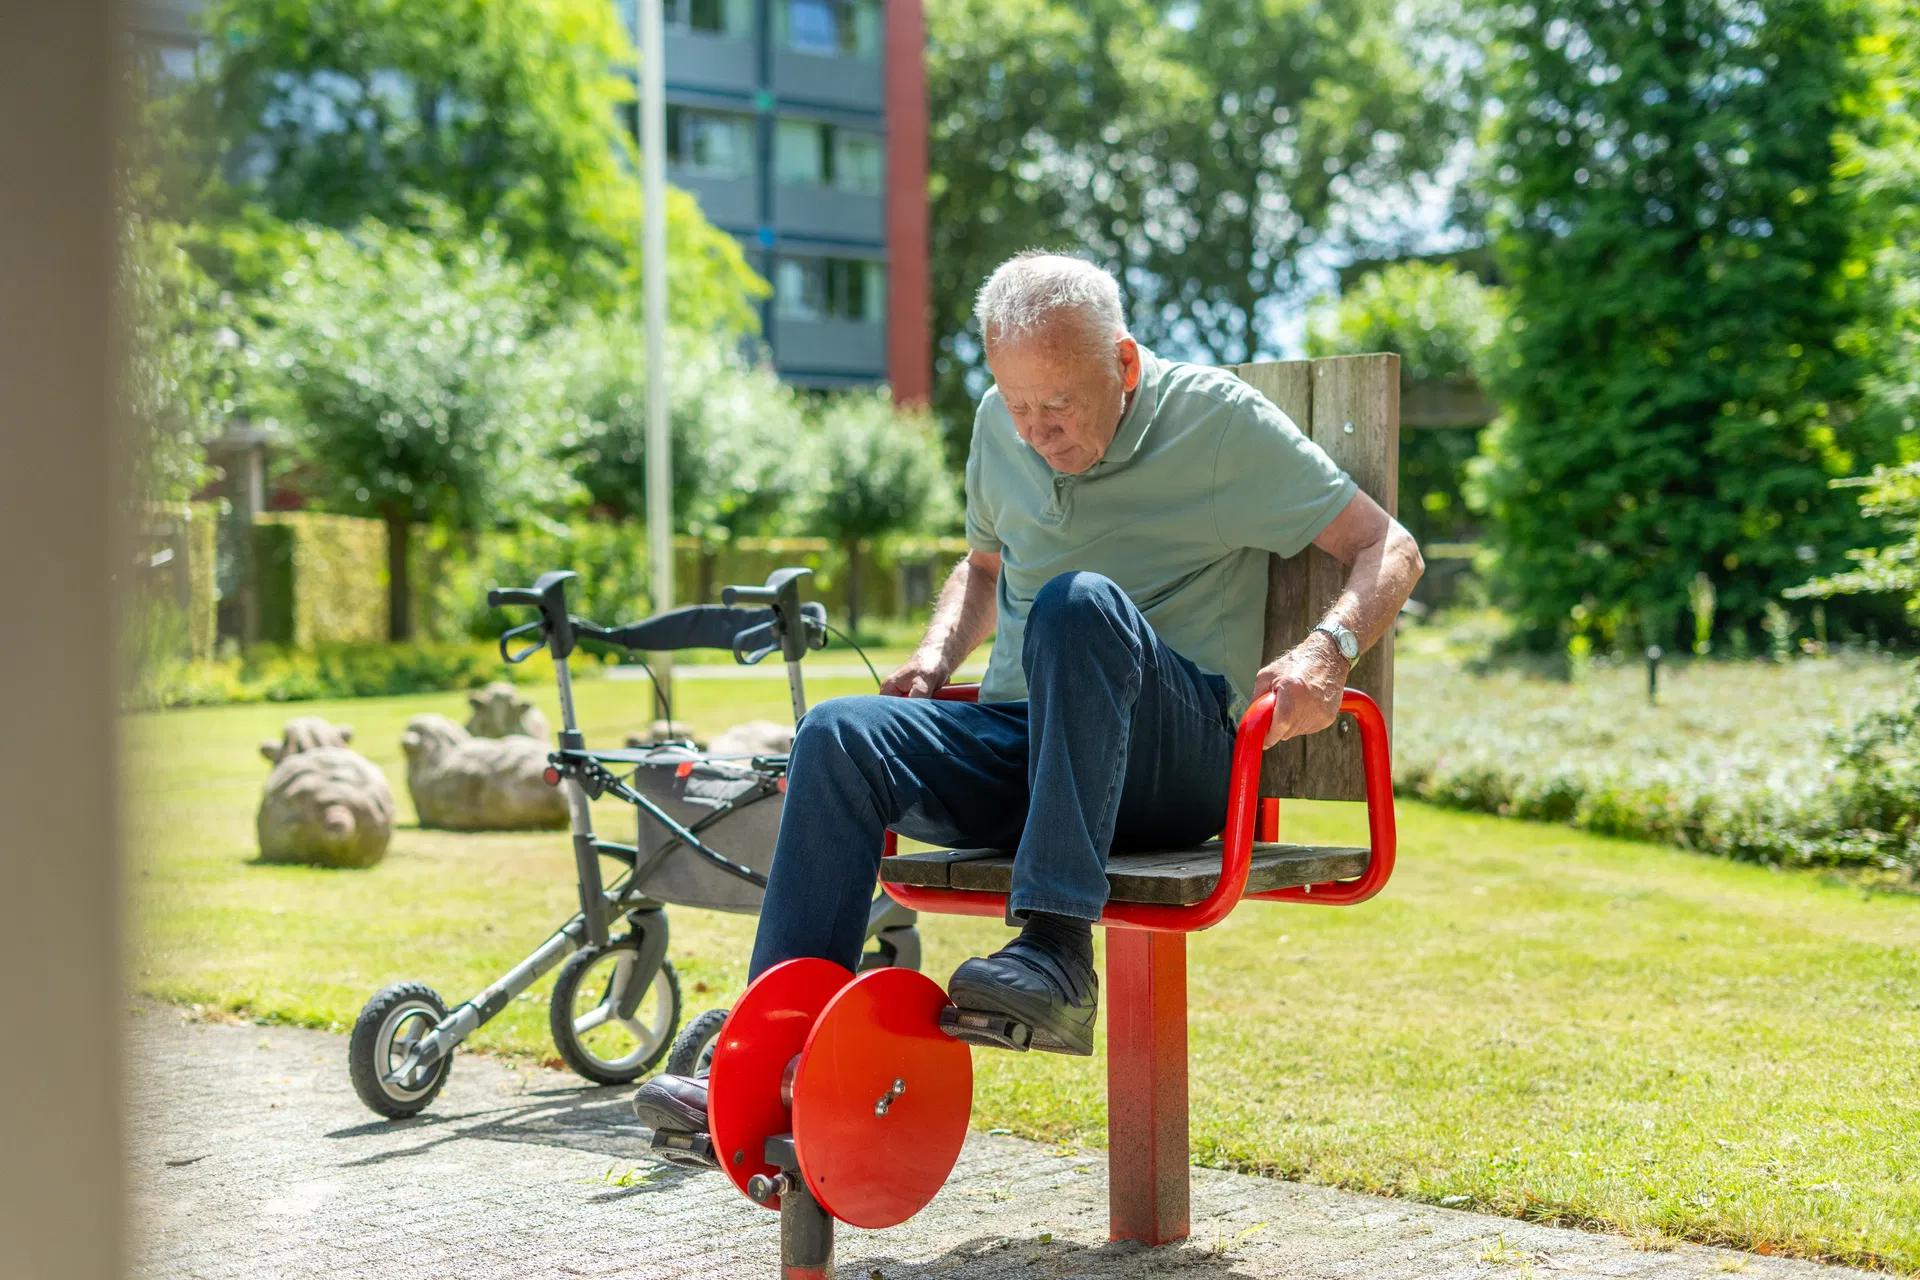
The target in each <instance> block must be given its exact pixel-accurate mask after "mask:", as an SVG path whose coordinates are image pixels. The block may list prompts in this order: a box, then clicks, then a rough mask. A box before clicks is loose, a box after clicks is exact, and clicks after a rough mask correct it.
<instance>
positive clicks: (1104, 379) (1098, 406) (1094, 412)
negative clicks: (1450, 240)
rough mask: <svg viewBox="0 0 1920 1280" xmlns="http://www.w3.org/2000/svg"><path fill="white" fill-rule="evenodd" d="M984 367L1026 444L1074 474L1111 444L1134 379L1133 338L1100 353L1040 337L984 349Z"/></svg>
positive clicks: (1060, 469) (1137, 369)
mask: <svg viewBox="0 0 1920 1280" xmlns="http://www.w3.org/2000/svg"><path fill="white" fill-rule="evenodd" d="M987 367H988V368H989V369H990V370H992V372H993V380H994V382H995V383H996V384H997V385H998V386H999V388H1000V395H1001V397H1002V398H1003V399H1005V400H1006V402H1007V412H1008V413H1010V414H1012V415H1013V425H1014V428H1015V429H1016V430H1017V431H1019V433H1020V438H1021V439H1022V440H1024V441H1026V443H1027V446H1028V447H1029V448H1031V449H1032V450H1033V451H1034V452H1035V453H1037V454H1039V455H1040V457H1041V458H1042V459H1043V460H1044V461H1045V462H1046V464H1047V465H1048V466H1049V467H1052V468H1053V469H1054V470H1055V471H1058V472H1061V473H1063V474H1066V475H1079V474H1080V473H1081V472H1083V471H1085V470H1086V469H1087V468H1088V467H1091V466H1092V465H1093V464H1094V463H1096V462H1098V461H1100V459H1101V458H1102V457H1103V456H1105V454H1106V452H1107V446H1108V445H1110V444H1112V443H1113V435H1114V431H1115V430H1116V429H1117V428H1118V427H1119V425H1120V413H1121V409H1122V408H1123V406H1124V405H1125V404H1126V397H1127V392H1128V391H1130V390H1132V389H1133V387H1134V386H1136V385H1137V384H1138V383H1139V381H1140V353H1139V348H1138V347H1136V346H1135V345H1134V341H1133V339H1132V338H1119V339H1116V340H1115V342H1114V344H1113V346H1111V347H1109V348H1107V354H1106V355H1105V356H1104V357H1098V356H1089V355H1087V354H1086V352H1085V350H1084V349H1082V348H1076V347H1073V346H1071V345H1069V344H1065V343H1059V342H1050V341H1047V340H1046V339H1045V338H1044V337H1040V338H1030V339H1023V340H1020V341H1018V342H1014V343H998V344H994V345H992V346H989V347H988V348H987Z"/></svg>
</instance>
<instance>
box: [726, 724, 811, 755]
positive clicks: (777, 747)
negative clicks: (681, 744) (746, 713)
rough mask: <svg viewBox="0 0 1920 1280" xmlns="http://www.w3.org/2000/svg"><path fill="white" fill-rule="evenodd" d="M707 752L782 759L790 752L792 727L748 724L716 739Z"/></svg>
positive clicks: (731, 729)
mask: <svg viewBox="0 0 1920 1280" xmlns="http://www.w3.org/2000/svg"><path fill="white" fill-rule="evenodd" d="M709 750H711V751H712V752H713V754H715V755H717V756H782V755H785V754H787V752H789V751H791V750H793V726H792V725H790V724H781V723H780V722H779V721H777V720H748V721H746V722H745V723H742V724H736V725H734V726H733V727H732V728H730V729H726V730H723V731H722V732H721V733H719V734H718V735H716V736H715V738H714V740H713V745H712V746H711V747H710V748H709Z"/></svg>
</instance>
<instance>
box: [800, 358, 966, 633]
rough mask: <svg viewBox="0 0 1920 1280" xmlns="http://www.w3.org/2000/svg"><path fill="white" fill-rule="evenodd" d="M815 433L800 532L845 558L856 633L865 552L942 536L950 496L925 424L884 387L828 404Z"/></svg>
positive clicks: (851, 618) (949, 513) (933, 437)
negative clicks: (881, 542) (911, 535)
mask: <svg viewBox="0 0 1920 1280" xmlns="http://www.w3.org/2000/svg"><path fill="white" fill-rule="evenodd" d="M814 432H815V434H814V438H813V439H812V440H811V441H810V442H809V443H810V444H811V446H812V449H813V450H814V451H815V456H816V458H817V466H818V468H819V472H818V474H817V476H816V478H815V480H814V483H813V487H812V493H811V495H810V501H809V502H808V504H807V510H806V527H807V529H808V531H809V532H813V533H818V534H819V535H821V536H822V537H825V538H831V539H833V540H834V541H835V542H838V543H839V544H840V546H841V548H842V549H843V550H844V551H845V553H846V563H847V618H848V624H849V626H853V627H858V626H859V625H860V561H861V557H862V554H863V553H864V551H865V549H866V544H867V543H868V542H870V541H872V540H873V539H875V538H878V537H880V536H882V535H883V534H889V533H906V532H922V531H940V532H944V531H945V529H946V528H947V527H948V526H949V525H950V524H951V523H952V521H953V518H954V501H953V493H952V489H951V488H950V485H949V482H948V479H947V475H946V471H945V469H944V467H943V465H942V455H941V450H940V442H939V439H938V437H937V436H936V435H935V434H934V430H933V424H932V420H931V419H930V418H929V417H928V416H927V415H926V414H925V413H924V412H920V411H916V410H911V409H901V408H899V407H898V406H896V405H895V404H894V403H893V399H892V397H891V396H890V395H888V393H887V391H886V389H885V388H884V387H883V388H881V389H879V390H877V391H871V392H864V391H849V392H846V393H844V394H842V395H839V396H836V397H834V398H833V399H831V400H829V401H827V402H826V404H825V405H824V406H823V407H822V408H821V411H820V416H819V420H818V422H817V423H816V425H815V428H814Z"/></svg>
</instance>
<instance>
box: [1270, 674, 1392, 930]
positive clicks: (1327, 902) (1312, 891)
mask: <svg viewBox="0 0 1920 1280" xmlns="http://www.w3.org/2000/svg"><path fill="white" fill-rule="evenodd" d="M1247 710H1248V713H1249V714H1251V713H1252V710H1253V709H1252V708H1251V707H1249V708H1248V709H1247ZM1340 710H1341V711H1342V712H1343V713H1344V714H1346V715H1350V716H1352V717H1353V722H1354V724H1356V725H1357V726H1359V729H1360V771H1361V773H1362V775H1363V776H1364V778H1365V780H1366V790H1367V846H1368V848H1367V869H1366V871H1364V872H1362V873H1361V875H1360V876H1359V878H1358V879H1354V880H1327V881H1323V882H1322V883H1320V884H1308V885H1300V886H1298V887H1296V888H1291V889H1272V890H1269V891H1267V892H1266V893H1250V894H1248V895H1247V896H1248V897H1249V898H1256V899H1259V900H1260V901H1262V902H1313V903H1318V904H1319V905H1320V906H1323V907H1350V906H1352V905H1353V904H1354V903H1356V902H1365V901H1366V900H1367V899H1368V898H1371V897H1372V896H1373V895H1374V894H1376V893H1378V892H1380V890H1382V889H1384V888H1386V885H1387V880H1388V879H1389V878H1391V877H1392V875H1393V855H1394V851H1395V849H1396V847H1397V845H1398V840H1399V837H1398V834H1397V832H1396V831H1395V828H1394V822H1393V758H1392V756H1391V754H1390V753H1389V751H1388V749H1387V717H1386V716H1385V714H1384V713H1382V712H1381V710H1380V704H1379V703H1377V702H1375V701H1374V700H1373V699H1372V698H1370V697H1368V696H1367V695H1366V694H1364V693H1362V692H1360V691H1359V690H1358V689H1348V690H1346V691H1345V692H1344V693H1342V694H1341V695H1340ZM1268 719H1269V720H1271V719H1272V712H1271V711H1269V712H1268ZM1242 723H1243V724H1244V723H1245V722H1244V721H1243V722H1242ZM1261 736H1262V737H1265V736H1266V731H1265V730H1264V729H1262V730H1261ZM1239 765H1240V760H1239V757H1238V756H1237V755H1236V756H1235V758H1234V767H1235V769H1236V770H1237V769H1238V768H1239ZM1254 768H1255V781H1256V782H1258V770H1259V765H1258V763H1257V762H1256V763H1255V766H1254Z"/></svg>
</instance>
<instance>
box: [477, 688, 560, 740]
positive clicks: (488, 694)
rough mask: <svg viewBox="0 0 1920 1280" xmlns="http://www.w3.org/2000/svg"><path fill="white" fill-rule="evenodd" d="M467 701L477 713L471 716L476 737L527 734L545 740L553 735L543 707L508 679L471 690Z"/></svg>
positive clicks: (508, 736) (505, 736) (504, 736)
mask: <svg viewBox="0 0 1920 1280" xmlns="http://www.w3.org/2000/svg"><path fill="white" fill-rule="evenodd" d="M467 705H468V706H470V707H472V708H473V714H472V715H470V716H468V717H467V732H468V733H470V734H472V735H473V736H474V737H476V738H510V737H512V736H513V735H514V734H523V735H525V736H526V737H529V738H538V739H540V740H541V741H542V742H545V741H546V740H547V739H548V738H550V737H552V736H553V735H552V733H551V731H550V730H549V729H548V727H547V718H546V717H545V716H544V715H542V714H540V708H538V707H536V706H534V705H533V702H532V700H531V699H529V698H528V697H527V696H526V695H525V694H523V693H521V692H520V691H519V690H518V689H516V688H514V687H513V686H512V685H510V684H508V683H507V682H506V681H504V680H496V681H494V682H493V683H492V684H490V685H488V686H487V687H486V688H484V689H475V690H474V691H473V692H472V693H469V694H468V695H467Z"/></svg>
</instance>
